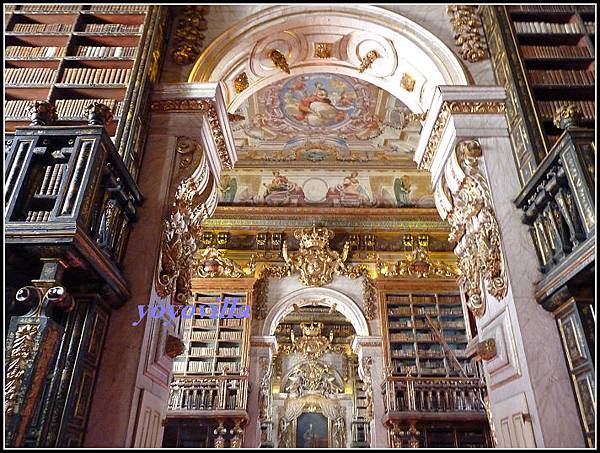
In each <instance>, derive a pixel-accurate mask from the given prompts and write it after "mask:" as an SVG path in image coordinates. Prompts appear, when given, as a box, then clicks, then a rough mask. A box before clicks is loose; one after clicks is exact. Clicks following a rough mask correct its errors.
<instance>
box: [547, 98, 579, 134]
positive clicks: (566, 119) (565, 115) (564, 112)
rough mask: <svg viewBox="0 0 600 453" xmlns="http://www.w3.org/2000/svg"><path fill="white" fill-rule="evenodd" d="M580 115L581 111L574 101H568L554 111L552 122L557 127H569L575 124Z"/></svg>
mask: <svg viewBox="0 0 600 453" xmlns="http://www.w3.org/2000/svg"><path fill="white" fill-rule="evenodd" d="M581 117H582V113H581V110H580V109H579V107H577V105H576V104H574V103H569V104H566V105H563V106H562V107H560V108H559V109H558V110H557V111H556V112H554V116H553V117H552V122H553V123H554V125H555V126H556V127H557V128H559V129H569V128H570V127H574V126H577V123H578V121H579V120H580V119H581Z"/></svg>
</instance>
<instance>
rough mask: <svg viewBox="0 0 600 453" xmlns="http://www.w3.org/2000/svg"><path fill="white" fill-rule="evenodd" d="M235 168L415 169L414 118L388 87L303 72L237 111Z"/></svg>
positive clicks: (417, 124)
mask: <svg viewBox="0 0 600 453" xmlns="http://www.w3.org/2000/svg"><path fill="white" fill-rule="evenodd" d="M237 113H239V114H241V115H243V116H244V118H245V119H244V120H243V121H241V122H238V123H236V124H235V125H234V128H233V129H234V137H235V141H236V148H237V151H238V156H239V159H240V165H241V164H244V165H252V164H255V165H256V166H263V165H264V164H265V163H267V165H270V164H271V163H274V166H277V163H278V162H286V163H287V164H288V165H289V166H291V167H295V166H296V167H302V168H304V167H306V166H307V165H308V166H311V164H314V165H313V166H318V167H323V166H325V167H327V166H329V167H332V168H340V167H354V165H353V164H354V163H362V164H363V166H362V167H363V168H366V167H386V166H389V164H390V163H393V164H394V166H401V167H413V168H414V163H413V162H412V155H413V153H414V149H415V147H416V145H417V142H418V138H419V131H420V128H421V124H420V122H419V121H418V120H417V119H415V116H414V115H412V114H411V112H410V110H409V109H408V108H407V107H406V106H404V104H402V103H401V102H400V101H398V100H396V99H395V98H393V97H392V96H389V95H388V93H387V92H385V91H383V90H381V89H379V88H378V87H376V86H374V85H371V84H369V83H367V82H364V81H361V80H358V79H355V78H352V77H347V76H342V75H337V74H307V75H299V76H295V77H291V78H288V79H285V80H283V81H281V82H279V83H275V84H273V85H270V86H267V87H266V88H264V89H262V90H260V91H259V92H258V93H256V94H254V95H253V96H251V97H250V98H249V99H248V100H247V101H246V102H245V103H244V105H242V106H241V107H240V109H238V111H237Z"/></svg>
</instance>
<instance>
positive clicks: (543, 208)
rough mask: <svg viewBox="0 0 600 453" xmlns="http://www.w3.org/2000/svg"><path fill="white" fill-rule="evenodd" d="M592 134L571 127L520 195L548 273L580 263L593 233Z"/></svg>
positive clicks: (519, 204) (544, 270)
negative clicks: (570, 263) (580, 258)
mask: <svg viewBox="0 0 600 453" xmlns="http://www.w3.org/2000/svg"><path fill="white" fill-rule="evenodd" d="M593 141H594V132H593V131H588V130H583V129H568V130H567V131H566V132H565V133H564V134H563V135H562V136H561V137H560V139H559V140H558V142H557V143H556V144H555V145H554V147H553V148H552V150H551V152H550V153H549V154H548V155H547V156H546V157H545V159H544V161H543V162H542V163H541V164H540V166H539V167H538V168H537V170H536V172H535V173H534V175H533V176H532V177H531V179H530V181H529V182H528V183H527V185H526V186H525V187H524V188H523V190H522V191H521V193H520V194H519V196H518V197H517V200H516V204H517V206H518V207H519V208H520V209H522V210H523V212H524V216H523V221H524V222H525V223H526V224H527V225H529V226H530V231H531V235H532V238H533V241H534V244H535V248H536V250H537V254H538V258H539V261H540V268H541V271H542V272H543V273H544V274H549V273H552V271H554V270H555V269H558V268H561V267H564V266H568V262H569V261H580V260H579V259H578V256H579V255H582V254H584V255H585V254H586V253H589V252H590V250H591V248H590V245H591V244H592V243H593V237H594V236H595V223H596V212H595V203H594V180H595V166H594V154H595V151H594V144H593Z"/></svg>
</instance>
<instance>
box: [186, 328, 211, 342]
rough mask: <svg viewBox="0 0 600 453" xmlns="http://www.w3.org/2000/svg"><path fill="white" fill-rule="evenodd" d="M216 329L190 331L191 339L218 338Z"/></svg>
mask: <svg viewBox="0 0 600 453" xmlns="http://www.w3.org/2000/svg"><path fill="white" fill-rule="evenodd" d="M215 333H216V331H210V330H206V331H203V332H199V331H196V332H190V339H192V340H214V339H215V338H216V335H215Z"/></svg>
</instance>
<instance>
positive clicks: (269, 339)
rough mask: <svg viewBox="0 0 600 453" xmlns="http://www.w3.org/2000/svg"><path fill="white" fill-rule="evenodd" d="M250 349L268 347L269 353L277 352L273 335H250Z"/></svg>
mask: <svg viewBox="0 0 600 453" xmlns="http://www.w3.org/2000/svg"><path fill="white" fill-rule="evenodd" d="M250 347H251V348H252V349H268V350H269V351H270V352H271V354H277V349H278V346H277V339H276V338H275V336H274V335H253V336H251V337H250Z"/></svg>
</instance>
